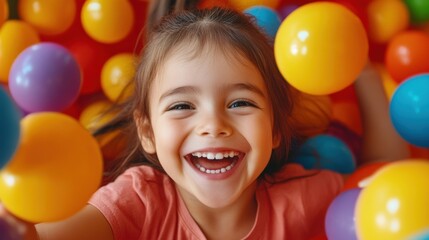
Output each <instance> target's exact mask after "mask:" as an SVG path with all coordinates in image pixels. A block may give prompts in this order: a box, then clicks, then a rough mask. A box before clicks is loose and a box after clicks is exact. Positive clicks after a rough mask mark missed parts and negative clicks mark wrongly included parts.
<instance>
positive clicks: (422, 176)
mask: <svg viewBox="0 0 429 240" xmlns="http://www.w3.org/2000/svg"><path fill="white" fill-rule="evenodd" d="M428 183H429V161H428V160H424V159H421V160H417V159H407V160H403V161H398V162H394V163H391V164H388V165H386V166H384V167H383V168H381V169H380V170H379V171H377V172H376V173H375V174H374V175H373V178H372V179H371V181H370V182H369V184H368V186H366V187H365V188H364V189H363V190H362V191H361V193H360V196H359V198H358V200H357V203H356V209H355V217H356V232H357V235H358V239H407V238H406V237H408V236H410V235H411V234H415V233H417V232H420V231H423V230H425V229H427V228H429V211H427V209H428V202H429V188H428Z"/></svg>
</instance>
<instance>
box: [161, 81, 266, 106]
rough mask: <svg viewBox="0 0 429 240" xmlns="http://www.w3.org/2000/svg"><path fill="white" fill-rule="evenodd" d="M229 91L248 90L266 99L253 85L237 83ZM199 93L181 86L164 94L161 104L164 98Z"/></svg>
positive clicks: (189, 87) (193, 88)
mask: <svg viewBox="0 0 429 240" xmlns="http://www.w3.org/2000/svg"><path fill="white" fill-rule="evenodd" d="M229 89H230V91H235V90H247V91H251V92H254V93H256V94H258V95H260V96H261V97H266V96H265V94H264V93H263V92H262V90H261V89H260V88H258V87H257V86H255V85H253V84H251V83H236V84H233V85H232V86H231V87H230V88H229ZM197 93H199V91H198V89H197V88H196V87H192V86H181V87H177V88H173V89H170V90H168V91H167V92H165V93H163V94H162V95H161V97H159V102H161V101H162V100H163V99H164V98H167V97H169V96H172V95H176V94H185V95H187V94H197Z"/></svg>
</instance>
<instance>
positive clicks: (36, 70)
mask: <svg viewBox="0 0 429 240" xmlns="http://www.w3.org/2000/svg"><path fill="white" fill-rule="evenodd" d="M81 85H82V77H81V70H80V66H79V64H78V63H77V61H76V59H75V58H74V57H73V56H72V54H71V53H70V52H69V51H68V50H67V49H66V48H64V47H63V46H61V45H59V44H56V43H48V42H43V43H38V44H34V45H32V46H30V47H28V48H26V49H25V50H24V51H23V52H22V53H21V54H19V55H18V57H17V58H16V59H15V61H14V62H13V64H12V67H11V70H10V74H9V88H10V92H11V94H12V97H13V98H14V99H15V101H16V103H17V104H18V105H19V107H21V108H22V109H23V110H25V111H26V112H30V113H31V112H41V111H58V112H59V111H63V110H64V109H66V108H67V107H69V106H70V105H71V104H72V103H73V102H74V101H75V100H76V99H77V97H78V96H79V92H80V88H81Z"/></svg>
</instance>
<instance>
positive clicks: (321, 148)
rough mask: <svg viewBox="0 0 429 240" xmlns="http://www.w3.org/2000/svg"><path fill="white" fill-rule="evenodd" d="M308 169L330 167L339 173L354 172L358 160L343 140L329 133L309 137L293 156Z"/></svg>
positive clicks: (295, 160) (293, 159) (294, 160)
mask: <svg viewBox="0 0 429 240" xmlns="http://www.w3.org/2000/svg"><path fill="white" fill-rule="evenodd" d="M292 161H293V162H296V163H299V164H301V165H302V166H303V167H304V168H306V169H330V170H332V171H335V172H339V173H352V172H353V171H354V170H355V168H356V160H355V156H354V155H353V153H352V151H351V150H350V148H349V147H348V146H347V144H345V143H344V142H343V141H342V140H340V139H339V138H337V137H334V136H330V135H327V134H319V135H317V136H313V137H311V138H309V139H307V140H306V141H305V142H304V143H303V144H302V145H301V146H300V147H299V149H298V151H297V153H295V155H294V156H293V158H292Z"/></svg>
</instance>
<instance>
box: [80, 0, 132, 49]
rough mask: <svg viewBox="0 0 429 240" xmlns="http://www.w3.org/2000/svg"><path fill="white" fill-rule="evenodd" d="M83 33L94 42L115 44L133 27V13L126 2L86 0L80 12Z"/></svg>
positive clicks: (122, 0)
mask: <svg viewBox="0 0 429 240" xmlns="http://www.w3.org/2000/svg"><path fill="white" fill-rule="evenodd" d="M80 16H81V21H82V26H83V28H84V30H85V32H86V33H87V34H88V35H89V36H90V37H91V38H93V39H95V40H96V41H99V42H102V43H117V42H119V41H121V40H123V39H125V38H126V37H127V36H128V35H129V34H130V32H131V30H132V28H133V25H134V12H133V7H132V5H131V3H130V2H129V1H128V0H87V1H85V3H84V5H83V7H82V10H81V15H80Z"/></svg>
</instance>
